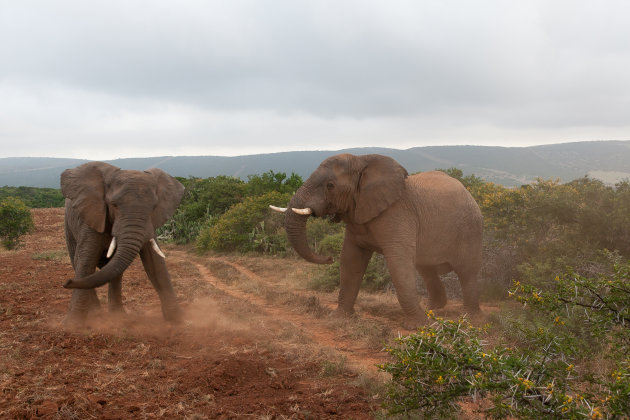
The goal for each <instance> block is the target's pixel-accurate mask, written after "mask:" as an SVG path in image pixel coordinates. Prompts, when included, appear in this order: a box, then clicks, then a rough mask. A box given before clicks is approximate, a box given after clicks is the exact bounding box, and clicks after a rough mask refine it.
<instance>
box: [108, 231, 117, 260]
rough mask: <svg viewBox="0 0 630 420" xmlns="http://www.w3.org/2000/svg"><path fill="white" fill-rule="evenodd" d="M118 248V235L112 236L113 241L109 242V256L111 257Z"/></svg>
mask: <svg viewBox="0 0 630 420" xmlns="http://www.w3.org/2000/svg"><path fill="white" fill-rule="evenodd" d="M115 250H116V237H115V236H114V237H112V242H111V243H110V244H109V249H108V250H107V258H110V257H111V256H112V255H113V254H114V251H115Z"/></svg>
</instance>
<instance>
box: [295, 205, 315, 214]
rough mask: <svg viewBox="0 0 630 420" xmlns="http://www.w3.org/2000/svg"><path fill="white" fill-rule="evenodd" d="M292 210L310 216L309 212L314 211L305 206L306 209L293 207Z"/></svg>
mask: <svg viewBox="0 0 630 420" xmlns="http://www.w3.org/2000/svg"><path fill="white" fill-rule="evenodd" d="M291 210H293V212H294V213H297V214H301V215H302V216H308V215H309V214H311V213H313V210H311V209H310V208H308V207H307V208H305V209H294V208H292V209H291Z"/></svg>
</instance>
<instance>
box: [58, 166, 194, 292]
mask: <svg viewBox="0 0 630 420" xmlns="http://www.w3.org/2000/svg"><path fill="white" fill-rule="evenodd" d="M61 191H62V193H63V195H64V197H66V198H67V199H69V200H71V203H72V204H71V205H72V209H73V210H74V212H75V214H76V215H77V216H78V218H79V219H81V221H82V222H83V223H84V224H85V225H87V226H89V228H91V229H92V230H94V231H96V232H99V233H108V234H111V236H112V242H111V245H110V247H109V251H108V253H107V257H108V258H109V257H110V256H112V254H113V257H112V258H111V259H110V260H109V262H108V263H107V264H106V265H105V266H104V267H103V269H102V270H100V271H98V272H96V273H94V274H91V275H89V276H87V277H85V278H83V279H72V280H68V281H67V282H66V284H65V285H64V287H67V288H80V289H87V288H94V287H98V286H101V285H103V284H105V283H107V282H109V281H111V280H112V279H114V278H116V277H118V276H120V275H122V273H123V272H124V271H125V270H126V269H127V267H129V265H130V264H131V262H132V261H133V259H134V258H135V257H136V255H138V252H139V251H140V249H141V248H142V247H143V246H144V245H145V244H146V243H147V242H149V241H151V244H152V245H153V248H154V250H155V251H156V252H157V253H158V254H159V255H160V256H162V257H163V254H162V253H161V251H159V248H158V247H157V243H156V242H155V229H156V228H158V227H160V226H162V225H163V224H164V223H165V222H166V220H168V218H169V217H171V216H172V215H173V213H174V212H175V210H176V209H177V206H178V205H179V203H180V201H181V199H182V196H183V194H184V186H183V185H182V184H181V183H180V182H179V181H177V180H176V179H175V178H173V177H172V176H170V175H168V174H167V173H165V172H164V171H162V170H160V169H156V168H153V169H149V170H147V171H144V172H143V171H130V170H121V169H120V168H117V167H115V166H112V165H109V164H107V163H103V162H89V163H85V164H83V165H80V166H78V167H76V168H74V169H67V170H65V171H64V172H63V173H62V174H61ZM114 250H115V253H114Z"/></svg>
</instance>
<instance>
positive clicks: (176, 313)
mask: <svg viewBox="0 0 630 420" xmlns="http://www.w3.org/2000/svg"><path fill="white" fill-rule="evenodd" d="M162 316H164V319H165V320H166V321H168V322H172V323H175V324H180V323H182V322H183V321H184V315H183V314H182V310H181V309H180V308H179V306H178V307H176V308H173V309H170V310H168V311H167V310H164V309H163V310H162Z"/></svg>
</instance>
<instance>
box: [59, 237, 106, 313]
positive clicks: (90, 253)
mask: <svg viewBox="0 0 630 420" xmlns="http://www.w3.org/2000/svg"><path fill="white" fill-rule="evenodd" d="M100 254H101V249H100V248H99V244H98V241H84V243H80V244H79V246H77V247H76V248H74V258H73V259H72V263H73V264H72V265H73V267H74V276H75V278H76V279H80V278H83V277H86V276H89V275H90V274H92V273H94V271H96V266H97V265H98V262H99V260H100ZM100 306H101V304H100V302H99V300H98V296H96V290H94V289H74V290H73V291H72V297H71V299H70V308H69V309H68V315H67V316H66V321H65V322H66V323H67V324H78V323H81V322H83V321H85V318H86V316H87V314H88V312H89V311H93V310H97V309H99V308H100Z"/></svg>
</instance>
